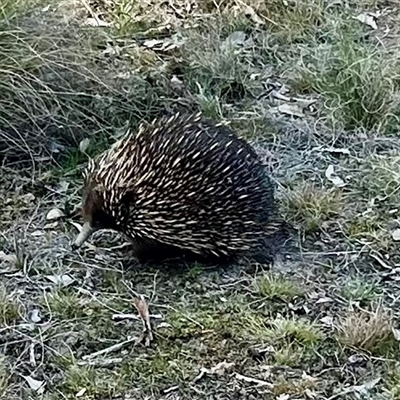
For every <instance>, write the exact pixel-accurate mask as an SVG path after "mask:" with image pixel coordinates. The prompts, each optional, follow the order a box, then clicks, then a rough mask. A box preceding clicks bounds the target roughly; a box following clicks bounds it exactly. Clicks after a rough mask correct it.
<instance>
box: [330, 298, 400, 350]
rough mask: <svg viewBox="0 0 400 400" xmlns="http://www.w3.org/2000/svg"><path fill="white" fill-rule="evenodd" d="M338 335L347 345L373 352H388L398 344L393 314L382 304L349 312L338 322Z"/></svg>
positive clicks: (343, 343) (340, 340)
mask: <svg viewBox="0 0 400 400" xmlns="http://www.w3.org/2000/svg"><path fill="white" fill-rule="evenodd" d="M336 337H337V340H338V341H339V343H341V344H342V345H344V346H346V347H350V348H356V349H358V350H361V351H365V352H369V353H372V354H382V353H387V352H388V351H392V349H393V348H394V346H396V344H395V341H394V337H393V317H392V314H391V313H390V312H389V311H387V310H385V309H383V307H382V306H378V307H376V308H375V310H373V311H366V310H359V311H350V312H348V313H347V314H346V315H345V316H343V317H342V318H341V319H340V320H339V321H338V323H337V324H336Z"/></svg>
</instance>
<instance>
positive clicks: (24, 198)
mask: <svg viewBox="0 0 400 400" xmlns="http://www.w3.org/2000/svg"><path fill="white" fill-rule="evenodd" d="M35 199H36V197H35V195H34V194H33V193H27V194H25V195H23V196H21V200H22V201H23V202H24V203H25V204H29V203H32V201H34V200H35Z"/></svg>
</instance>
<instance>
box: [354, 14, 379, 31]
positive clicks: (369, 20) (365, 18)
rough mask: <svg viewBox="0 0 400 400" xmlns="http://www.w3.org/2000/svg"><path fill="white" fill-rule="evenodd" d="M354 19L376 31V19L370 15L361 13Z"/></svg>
mask: <svg viewBox="0 0 400 400" xmlns="http://www.w3.org/2000/svg"><path fill="white" fill-rule="evenodd" d="M354 18H355V19H357V20H358V21H360V22H361V23H363V24H365V25H368V26H370V27H371V28H372V29H378V25H377V24H376V17H375V16H374V15H372V14H371V13H362V14H360V15H357V17H354Z"/></svg>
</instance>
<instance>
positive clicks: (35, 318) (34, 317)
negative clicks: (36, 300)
mask: <svg viewBox="0 0 400 400" xmlns="http://www.w3.org/2000/svg"><path fill="white" fill-rule="evenodd" d="M39 313H40V311H39V310H38V309H37V308H35V309H33V310H32V311H30V312H29V314H28V318H29V320H30V321H31V322H33V323H34V324H37V323H39V322H40V321H41V320H42V318H41V317H40V315H39Z"/></svg>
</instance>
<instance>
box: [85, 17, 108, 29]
mask: <svg viewBox="0 0 400 400" xmlns="http://www.w3.org/2000/svg"><path fill="white" fill-rule="evenodd" d="M83 25H87V26H99V27H104V26H110V25H112V24H111V23H110V22H106V21H102V20H101V19H99V18H88V19H87V20H86V21H85V22H84V23H83Z"/></svg>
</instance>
